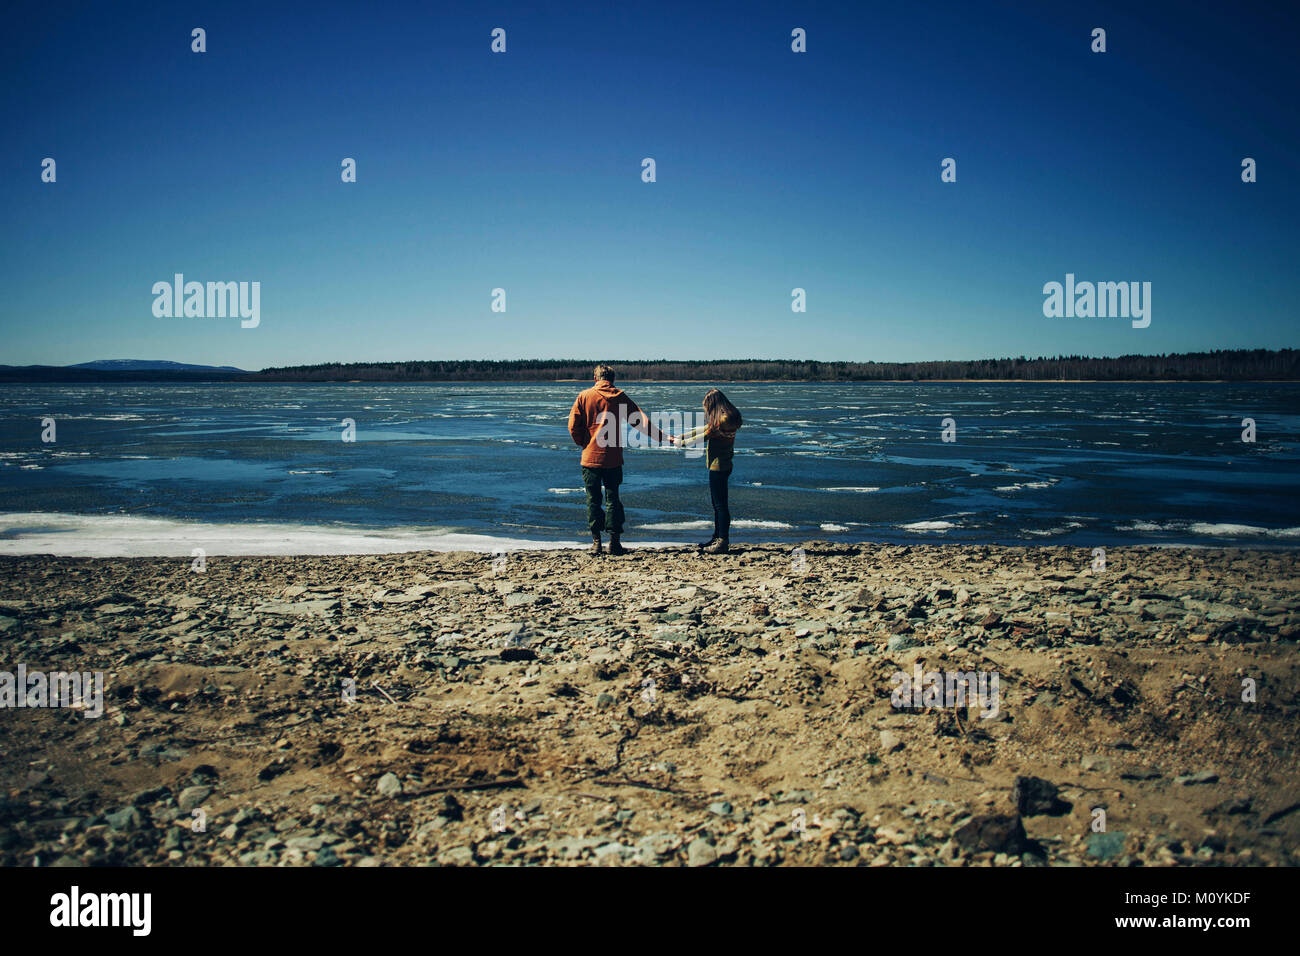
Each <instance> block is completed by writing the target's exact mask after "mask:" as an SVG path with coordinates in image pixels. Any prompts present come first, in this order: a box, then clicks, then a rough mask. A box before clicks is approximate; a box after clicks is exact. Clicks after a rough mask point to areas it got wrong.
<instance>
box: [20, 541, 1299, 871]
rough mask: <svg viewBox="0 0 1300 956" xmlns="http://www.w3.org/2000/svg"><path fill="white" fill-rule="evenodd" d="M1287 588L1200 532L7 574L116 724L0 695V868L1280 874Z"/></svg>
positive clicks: (1286, 822) (1293, 594) (83, 567)
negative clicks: (1197, 542) (1175, 536)
mask: <svg viewBox="0 0 1300 956" xmlns="http://www.w3.org/2000/svg"><path fill="white" fill-rule="evenodd" d="M1296 585H1297V552H1296V551H1294V550H1227V549H1208V548H1155V547H1125V548H1117V549H1114V550H1108V552H1107V553H1106V554H1105V556H1104V561H1103V562H1101V563H1100V564H1098V562H1097V559H1096V557H1095V556H1094V554H1093V553H1091V551H1090V550H1089V549H1082V548H1065V547H992V546H988V547H985V546H965V545H925V546H903V545H891V546H875V545H866V544H861V545H856V544H855V545H842V544H841V545H832V544H827V543H822V542H807V543H805V544H804V545H802V546H801V547H799V548H797V549H792V548H791V547H789V546H778V545H755V546H744V547H739V548H737V549H736V550H734V551H733V552H732V553H731V554H728V555H722V556H703V555H699V554H697V553H695V552H694V551H693V550H686V549H636V548H633V550H632V551H631V552H630V553H629V554H628V555H626V556H624V557H621V558H613V557H609V556H592V555H588V554H585V553H582V552H577V551H568V550H564V551H522V552H512V553H509V554H506V555H497V556H493V555H489V554H478V553H467V552H460V553H441V554H439V553H410V554H398V555H385V556H368V555H352V556H338V557H274V558H271V557H238V558H235V557H230V558H223V557H210V558H208V559H207V561H206V565H205V566H204V567H203V569H202V570H196V568H195V567H194V566H193V565H192V564H191V562H190V561H189V560H188V559H166V558H120V559H118V558H112V559H79V558H57V557H6V558H0V642H3V647H4V655H3V658H4V659H3V660H2V661H0V670H3V671H5V672H9V673H14V672H15V671H16V669H17V668H18V666H19V665H23V666H24V667H25V668H26V671H27V672H29V673H30V672H34V671H43V672H57V671H78V672H101V673H102V674H103V677H104V685H103V690H104V696H103V713H102V715H101V716H98V717H89V716H86V714H85V709H84V707H83V708H79V707H76V706H73V707H45V708H34V707H8V708H5V709H3V710H0V739H3V741H4V744H3V753H0V864H3V865H6V866H34V865H35V866H57V865H83V864H110V865H112V864H127V865H183V866H194V865H243V866H275V865H278V866H298V865H302V866H306V865H315V866H378V865H385V866H387V865H429V864H442V865H466V866H468V865H529V864H570V865H685V866H707V865H737V866H772V865H824V864H834V865H842V866H889V865H904V866H907V865H920V866H972V865H973V866H981V865H998V866H1042V865H1051V866H1059V865H1066V866H1070V865H1085V866H1090V865H1102V866H1114V865H1119V866H1123V865H1142V866H1174V865H1209V866H1216V865H1226V866H1241V865H1270V866H1273V865H1294V864H1295V863H1297V862H1300V802H1297V801H1300V769H1298V768H1300V760H1298V759H1297V744H1298V743H1300V727H1298V725H1297V721H1296V716H1297V699H1296V688H1297V686H1298V682H1297V676H1298V674H1300V667H1297V654H1296V641H1297V638H1300V594H1297V588H1296ZM930 674H938V675H939V680H938V682H937V683H936V682H931V681H929V680H926V679H924V678H925V675H930ZM952 674H960V675H968V676H970V677H971V678H972V679H974V678H976V677H978V680H979V682H978V684H976V683H975V681H974V680H972V683H971V684H970V685H969V686H970V689H971V690H972V691H974V689H975V688H976V687H977V686H978V688H979V694H980V699H979V701H978V704H977V703H976V702H974V701H972V700H971V699H970V697H969V696H968V697H967V698H966V699H964V700H957V701H954V700H953V698H952V694H951V690H952V682H951V680H949V681H948V682H947V684H946V685H945V683H944V679H943V678H944V675H952ZM909 681H911V682H912V683H913V684H915V685H916V686H915V687H912V688H911V689H910V690H909V691H908V692H903V693H900V687H902V686H907V685H908V682H909ZM922 685H924V686H922ZM959 687H960V685H959ZM931 691H934V693H933V695H932V694H931V693H930V692H931ZM990 697H992V699H990Z"/></svg>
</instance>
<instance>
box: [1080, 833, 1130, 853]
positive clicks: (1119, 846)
mask: <svg viewBox="0 0 1300 956" xmlns="http://www.w3.org/2000/svg"><path fill="white" fill-rule="evenodd" d="M1124 840H1125V835H1124V834H1123V833H1122V832H1120V831H1119V830H1111V831H1110V832H1108V833H1089V834H1088V855H1089V856H1091V857H1094V858H1096V859H1098V860H1112V859H1114V858H1115V857H1117V856H1119V855H1120V854H1121V853H1123V852H1124Z"/></svg>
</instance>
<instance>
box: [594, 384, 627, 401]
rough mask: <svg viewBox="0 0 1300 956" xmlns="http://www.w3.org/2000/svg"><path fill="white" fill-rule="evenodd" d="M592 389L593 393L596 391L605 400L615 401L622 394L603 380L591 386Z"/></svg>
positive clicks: (619, 389)
mask: <svg viewBox="0 0 1300 956" xmlns="http://www.w3.org/2000/svg"><path fill="white" fill-rule="evenodd" d="M592 388H593V389H595V391H597V392H598V393H600V394H601V395H602V396H604V397H605V398H607V399H615V398H618V397H619V396H620V395H622V394H623V390H622V389H621V388H618V387H616V386H614V385H611V384H610V383H609V382H606V381H604V380H603V379H602V380H601V381H599V382H597V383H596V384H595V385H593V386H592Z"/></svg>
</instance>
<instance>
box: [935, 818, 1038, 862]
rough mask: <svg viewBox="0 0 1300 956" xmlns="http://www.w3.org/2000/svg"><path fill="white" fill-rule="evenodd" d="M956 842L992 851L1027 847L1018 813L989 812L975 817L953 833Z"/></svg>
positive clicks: (1027, 838)
mask: <svg viewBox="0 0 1300 956" xmlns="http://www.w3.org/2000/svg"><path fill="white" fill-rule="evenodd" d="M953 836H954V838H955V839H956V840H957V842H958V843H959V844H960V845H961V846H963V847H966V848H967V849H969V850H985V851H991V852H994V853H1017V854H1018V853H1022V852H1024V851H1025V850H1026V849H1028V848H1029V837H1028V836H1027V835H1026V834H1025V827H1024V824H1023V823H1021V821H1020V814H1018V813H1017V814H1003V813H991V814H986V815H984V816H978V817H975V818H973V819H971V820H969V821H967V822H966V823H965V824H964V825H963V826H961V827H960V828H959V829H958V830H957V832H956V833H954V834H953Z"/></svg>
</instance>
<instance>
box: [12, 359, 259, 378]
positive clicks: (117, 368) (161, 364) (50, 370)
mask: <svg viewBox="0 0 1300 956" xmlns="http://www.w3.org/2000/svg"><path fill="white" fill-rule="evenodd" d="M247 374H248V372H246V371H244V370H243V369H241V368H235V367H233V366H230V365H222V366H214V365H187V364H185V363H184V362H167V361H161V360H158V361H155V360H150V359H101V360H99V361H96V362H82V363H80V364H78V365H0V382H214V381H221V382H229V381H234V380H236V379H239V378H242V377H243V376H246V375H247Z"/></svg>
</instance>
